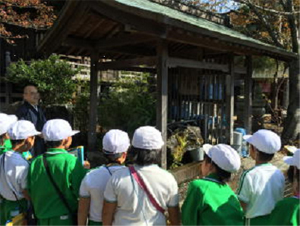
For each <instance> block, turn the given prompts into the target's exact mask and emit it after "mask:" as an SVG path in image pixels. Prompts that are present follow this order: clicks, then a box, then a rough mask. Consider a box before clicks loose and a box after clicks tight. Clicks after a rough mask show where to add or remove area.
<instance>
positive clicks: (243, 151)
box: [233, 127, 249, 157]
mask: <svg viewBox="0 0 300 226" xmlns="http://www.w3.org/2000/svg"><path fill="white" fill-rule="evenodd" d="M235 131H236V132H238V133H241V134H242V136H245V135H246V130H245V129H244V128H241V127H237V128H236V129H235ZM233 139H234V138H233ZM239 153H240V154H241V156H243V157H248V156H249V153H248V146H247V142H246V141H245V140H244V139H243V138H242V143H241V151H240V152H239Z"/></svg>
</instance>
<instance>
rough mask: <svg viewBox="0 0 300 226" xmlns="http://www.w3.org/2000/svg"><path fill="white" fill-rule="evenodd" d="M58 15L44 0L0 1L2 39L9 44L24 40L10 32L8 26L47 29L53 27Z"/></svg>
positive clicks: (0, 33) (0, 31)
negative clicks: (16, 40)
mask: <svg viewBox="0 0 300 226" xmlns="http://www.w3.org/2000/svg"><path fill="white" fill-rule="evenodd" d="M55 19H56V15H55V13H54V10H53V7H52V6H47V5H46V3H45V1H42V0H1V1H0V38H4V39H5V40H7V41H8V42H9V43H14V39H19V38H24V36H22V35H20V34H15V33H13V32H12V31H9V30H8V28H7V25H15V26H20V27H25V28H34V29H47V28H49V27H51V26H52V24H53V22H54V20H55Z"/></svg>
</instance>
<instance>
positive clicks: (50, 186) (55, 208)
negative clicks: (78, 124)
mask: <svg viewBox="0 0 300 226" xmlns="http://www.w3.org/2000/svg"><path fill="white" fill-rule="evenodd" d="M78 132H79V131H74V130H72V128H71V126H70V124H69V123H68V122H67V121H65V120H63V119H53V120H49V121H47V122H46V124H45V125H44V127H43V131H42V134H43V137H44V139H45V141H46V145H47V152H46V153H44V154H43V155H40V156H38V157H37V158H35V159H34V160H33V161H32V163H31V165H30V170H29V174H28V190H29V194H30V197H31V201H32V204H33V207H34V210H35V215H36V217H37V220H38V225H73V224H77V219H74V218H73V216H74V215H75V214H76V213H77V207H78V196H79V187H80V183H81V181H82V179H83V177H84V176H85V173H86V170H85V169H84V168H83V166H82V164H81V163H80V162H79V161H78V160H77V158H76V157H75V156H73V155H71V154H69V153H68V152H67V151H66V149H68V148H69V147H70V145H71V143H72V136H73V135H75V134H76V133H78ZM51 178H52V179H53V181H52V180H51ZM55 185H56V186H57V189H56V188H55ZM58 190H59V191H60V192H59V191H58ZM59 193H61V194H62V196H63V198H61V196H60V195H59Z"/></svg>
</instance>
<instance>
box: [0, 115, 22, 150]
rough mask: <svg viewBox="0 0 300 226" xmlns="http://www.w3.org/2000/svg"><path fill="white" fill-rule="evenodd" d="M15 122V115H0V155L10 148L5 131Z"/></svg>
mask: <svg viewBox="0 0 300 226" xmlns="http://www.w3.org/2000/svg"><path fill="white" fill-rule="evenodd" d="M17 120H18V118H17V116H15V115H7V114H4V113H0V155H1V154H3V153H4V152H7V151H8V150H10V149H11V148H12V145H11V142H10V139H9V136H8V134H7V131H8V129H9V128H10V126H11V125H12V124H13V123H15V122H16V121H17Z"/></svg>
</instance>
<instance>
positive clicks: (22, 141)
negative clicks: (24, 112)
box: [0, 120, 40, 225]
mask: <svg viewBox="0 0 300 226" xmlns="http://www.w3.org/2000/svg"><path fill="white" fill-rule="evenodd" d="M39 134H40V132H38V131H36V130H35V127H34V125H33V124H32V123H31V122H29V121H26V120H20V121H17V122H15V123H14V124H13V125H12V126H11V127H10V128H9V130H8V135H9V137H10V139H11V142H12V149H11V150H9V151H7V152H5V153H3V154H2V155H1V156H0V168H1V169H0V196H2V197H3V200H2V201H3V202H2V205H1V213H0V215H1V217H0V219H1V225H4V224H5V223H6V222H7V221H9V220H11V219H12V218H13V217H14V216H16V215H18V214H20V213H25V212H26V211H27V200H26V199H29V196H28V194H27V174H28V169H29V163H28V162H27V161H26V160H25V159H24V158H23V157H22V153H23V152H26V151H28V150H29V149H30V148H32V146H33V145H34V141H35V136H36V135H39Z"/></svg>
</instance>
